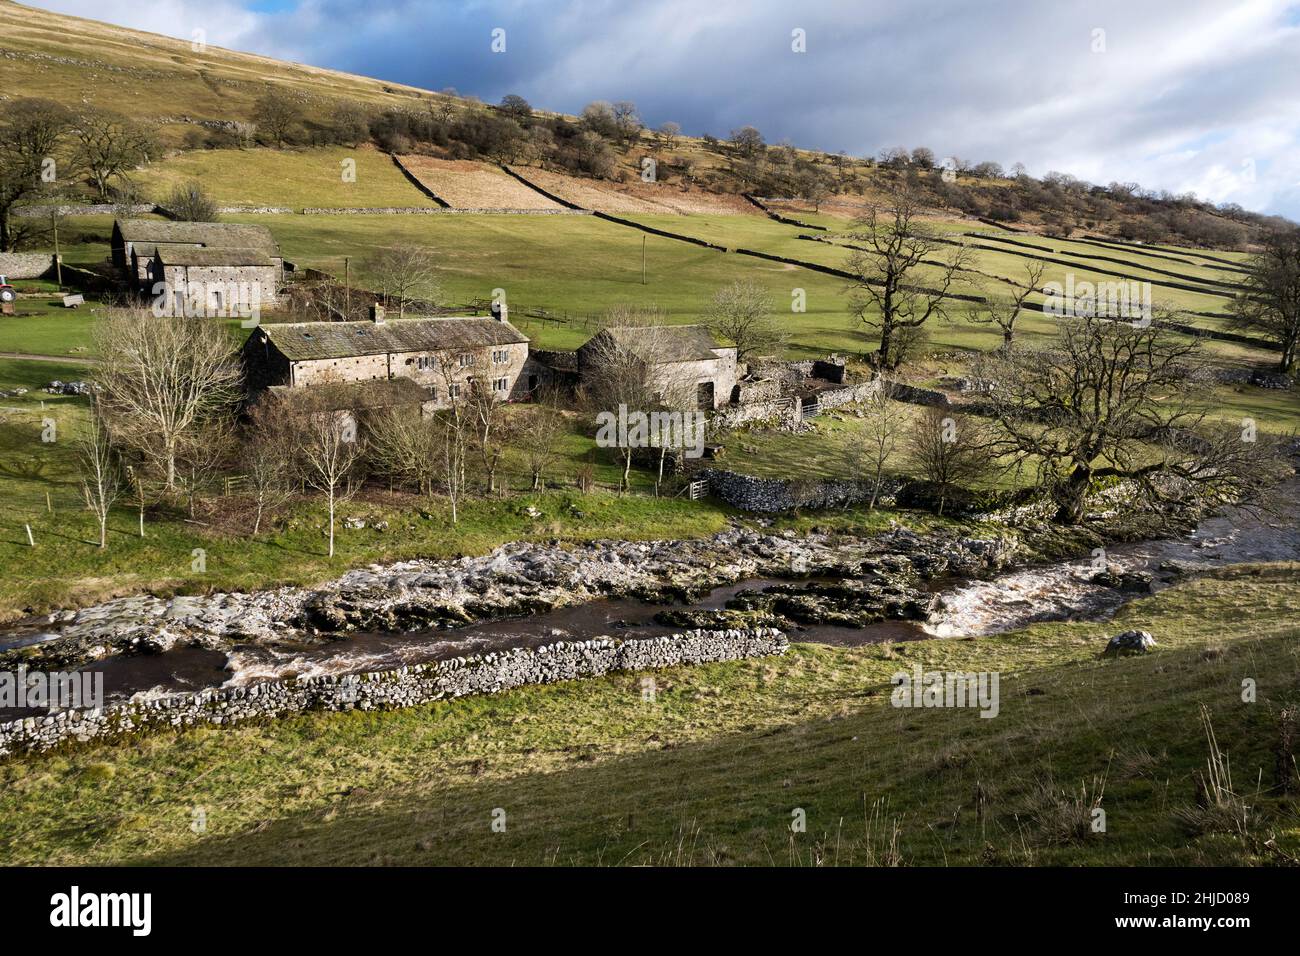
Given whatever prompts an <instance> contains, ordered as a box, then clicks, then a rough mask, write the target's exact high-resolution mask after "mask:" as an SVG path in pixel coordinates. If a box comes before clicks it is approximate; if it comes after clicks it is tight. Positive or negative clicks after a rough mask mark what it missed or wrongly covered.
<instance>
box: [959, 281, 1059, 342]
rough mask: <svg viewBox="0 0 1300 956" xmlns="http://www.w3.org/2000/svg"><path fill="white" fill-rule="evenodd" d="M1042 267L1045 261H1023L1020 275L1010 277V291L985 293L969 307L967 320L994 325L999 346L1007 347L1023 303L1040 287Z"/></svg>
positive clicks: (1011, 340)
mask: <svg viewBox="0 0 1300 956" xmlns="http://www.w3.org/2000/svg"><path fill="white" fill-rule="evenodd" d="M1046 269H1047V263H1045V262H1035V261H1034V260H1028V261H1026V262H1025V271H1024V277H1023V278H1022V279H1020V280H1011V281H1010V285H1011V294H1010V295H1009V296H993V295H990V296H988V297H986V299H985V301H984V302H983V303H982V304H980V305H978V306H976V307H975V308H974V309H973V310H972V311H971V314H970V320H971V321H972V322H978V323H981V324H984V325H994V326H996V327H997V328H998V329H999V330H1001V332H1002V347H1003V348H1006V349H1009V348H1011V347H1012V342H1013V341H1014V339H1015V335H1016V321H1017V320H1018V319H1019V318H1020V316H1021V315H1022V314H1023V313H1024V312H1025V303H1026V302H1028V301H1029V297H1030V296H1031V295H1033V294H1034V293H1035V292H1038V291H1041V289H1042V286H1043V273H1044V271H1046Z"/></svg>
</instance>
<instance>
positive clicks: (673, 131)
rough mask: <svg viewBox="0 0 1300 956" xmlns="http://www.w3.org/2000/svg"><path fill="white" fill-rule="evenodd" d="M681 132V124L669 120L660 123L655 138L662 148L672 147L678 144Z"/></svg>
mask: <svg viewBox="0 0 1300 956" xmlns="http://www.w3.org/2000/svg"><path fill="white" fill-rule="evenodd" d="M681 134H682V127H681V124H680V123H674V122H673V121H672V120H669V121H668V122H666V123H660V124H659V128H658V129H656V130H655V139H656V140H657V141H658V143H659V146H660V148H661V149H672V148H673V147H674V146H676V145H677V137H678V136H680V135H681Z"/></svg>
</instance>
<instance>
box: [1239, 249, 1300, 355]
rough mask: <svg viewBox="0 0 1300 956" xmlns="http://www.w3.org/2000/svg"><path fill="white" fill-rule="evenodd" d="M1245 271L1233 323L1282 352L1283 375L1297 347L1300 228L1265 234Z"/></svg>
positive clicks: (1299, 336) (1299, 332) (1299, 333)
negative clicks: (1261, 246)
mask: <svg viewBox="0 0 1300 956" xmlns="http://www.w3.org/2000/svg"><path fill="white" fill-rule="evenodd" d="M1246 268H1247V269H1248V275H1247V276H1246V278H1245V280H1244V283H1243V284H1244V285H1245V286H1246V290H1245V291H1244V292H1242V293H1241V294H1240V295H1238V296H1237V298H1236V299H1235V300H1234V301H1233V304H1232V312H1233V318H1234V324H1235V325H1236V326H1237V327H1238V328H1241V329H1246V330H1248V331H1253V332H1258V333H1260V334H1262V335H1264V336H1266V337H1267V338H1268V339H1269V341H1271V342H1273V343H1274V344H1275V345H1276V346H1277V347H1278V349H1279V350H1280V351H1281V353H1282V355H1281V358H1280V359H1279V361H1278V370H1279V371H1281V372H1282V373H1283V374H1285V373H1287V372H1290V371H1291V368H1292V366H1293V365H1294V364H1295V360H1296V351H1297V348H1298V347H1300V229H1287V230H1277V231H1274V232H1273V233H1271V234H1269V236H1268V237H1267V238H1266V239H1265V241H1264V250H1263V251H1262V252H1261V253H1259V254H1258V255H1257V256H1255V257H1253V258H1252V259H1251V260H1250V261H1249V262H1248V263H1247V266H1246Z"/></svg>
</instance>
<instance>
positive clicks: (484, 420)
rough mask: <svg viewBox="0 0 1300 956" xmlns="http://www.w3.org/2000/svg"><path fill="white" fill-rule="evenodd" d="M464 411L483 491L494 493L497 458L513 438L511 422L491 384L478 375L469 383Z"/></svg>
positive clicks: (499, 461) (497, 465)
mask: <svg viewBox="0 0 1300 956" xmlns="http://www.w3.org/2000/svg"><path fill="white" fill-rule="evenodd" d="M466 411H467V412H468V414H469V420H470V428H471V431H472V435H473V441H474V449H475V451H477V452H478V457H479V463H480V464H481V465H482V466H483V477H484V479H485V480H486V482H487V492H488V494H490V495H491V494H495V493H496V490H497V469H498V468H499V467H500V466H501V458H502V456H503V455H504V454H505V453H506V448H507V447H509V445H510V442H511V441H512V440H513V438H514V429H513V423H512V422H511V420H510V417H509V416H508V415H507V414H506V410H505V406H504V405H503V403H502V401H501V397H500V396H499V394H498V393H497V392H496V391H495V390H494V389H493V387H492V382H490V381H488V380H487V379H485V378H484V377H482V376H475V377H474V378H472V379H471V380H470V383H469V395H468V397H467V399H466Z"/></svg>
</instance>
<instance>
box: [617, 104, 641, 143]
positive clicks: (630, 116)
mask: <svg viewBox="0 0 1300 956" xmlns="http://www.w3.org/2000/svg"><path fill="white" fill-rule="evenodd" d="M641 125H642V124H641V117H640V116H639V115H638V114H637V111H636V104H635V103H633V102H632V101H630V100H619V101H618V102H617V103H615V104H614V128H615V129H616V130H617V131H618V138H619V141H620V142H621V143H623V144H625V145H626V144H627V143H630V142H634V141H635V140H636V139H637V138H638V137H640V135H641Z"/></svg>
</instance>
